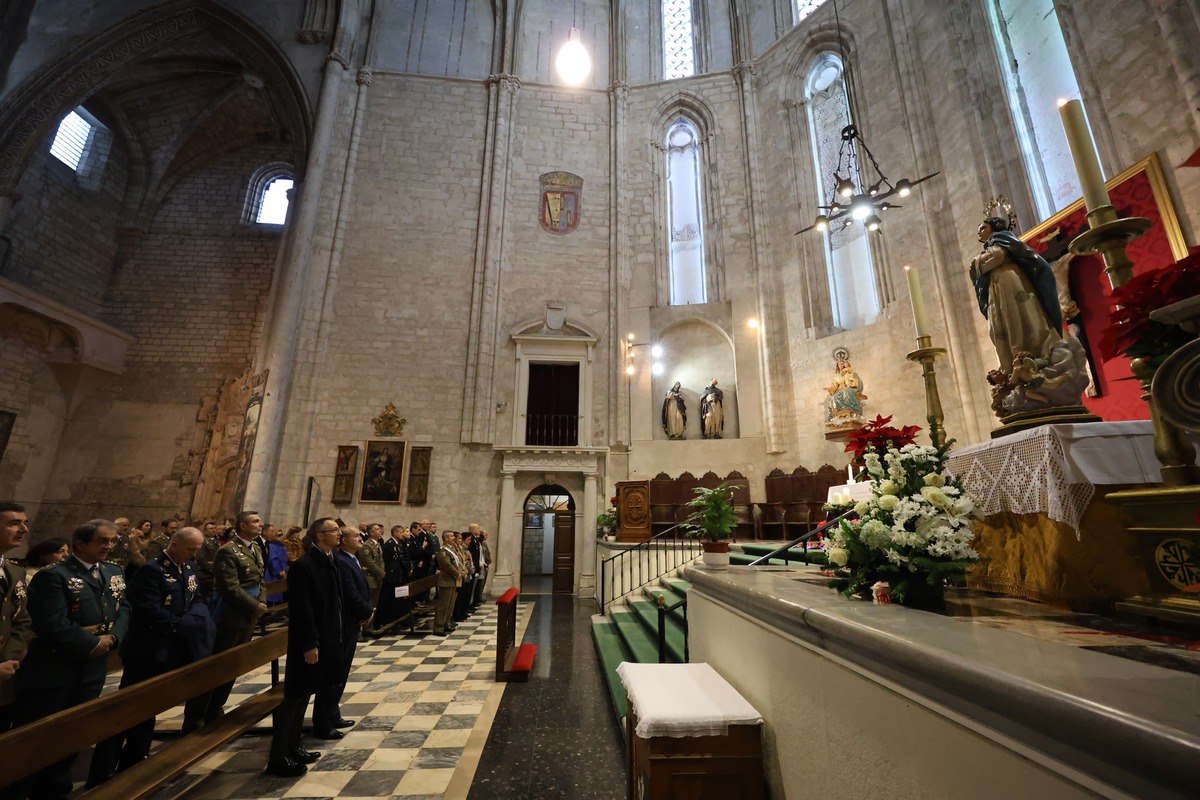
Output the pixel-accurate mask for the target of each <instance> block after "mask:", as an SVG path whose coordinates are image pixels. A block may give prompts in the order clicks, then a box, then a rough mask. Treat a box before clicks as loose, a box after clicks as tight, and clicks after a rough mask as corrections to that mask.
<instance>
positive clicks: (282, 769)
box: [266, 758, 308, 778]
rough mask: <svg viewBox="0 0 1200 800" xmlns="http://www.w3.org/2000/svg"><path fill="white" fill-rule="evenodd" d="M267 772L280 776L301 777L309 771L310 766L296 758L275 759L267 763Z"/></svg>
mask: <svg viewBox="0 0 1200 800" xmlns="http://www.w3.org/2000/svg"><path fill="white" fill-rule="evenodd" d="M266 772H267V774H268V775H275V776H277V777H280V778H299V777H300V776H301V775H303V774H304V773H306V772H308V767H306V766H304V765H303V764H301V763H300V762H299V761H295V760H294V759H291V758H285V759H284V760H283V761H273V762H271V763H269V764H267V770H266Z"/></svg>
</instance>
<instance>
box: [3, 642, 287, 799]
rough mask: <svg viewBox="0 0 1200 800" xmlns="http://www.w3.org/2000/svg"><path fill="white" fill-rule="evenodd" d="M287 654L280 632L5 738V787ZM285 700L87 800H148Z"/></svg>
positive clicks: (154, 759) (182, 744)
mask: <svg viewBox="0 0 1200 800" xmlns="http://www.w3.org/2000/svg"><path fill="white" fill-rule="evenodd" d="M286 652H287V631H286V630H279V631H273V632H271V633H269V634H267V635H266V636H261V637H257V638H255V639H253V640H251V641H249V642H247V643H246V644H243V645H238V646H237V647H234V648H231V649H229V650H226V651H224V652H222V653H218V654H216V655H214V656H210V657H208V658H204V659H201V660H200V661H197V662H195V663H193V664H188V665H187V666H185V667H180V668H179V669H176V670H172V671H171V672H167V673H164V674H162V675H159V676H157V677H155V678H151V679H150V680H148V681H143V682H141V683H138V684H135V685H133V686H128V687H126V688H124V689H121V690H119V691H117V692H113V693H112V694H107V695H102V696H100V697H98V698H96V699H95V700H89V701H88V702H86V703H83V704H81V705H77V706H73V707H71V708H68V709H65V710H63V711H60V712H58V713H57V714H52V715H50V716H49V717H46V718H44V719H40V720H38V721H37V722H33V723H30V724H29V725H24V726H22V727H20V728H16V729H14V730H12V731H9V732H8V733H5V734H0V753H3V754H4V757H3V759H0V786H7V785H8V784H10V783H12V782H14V781H16V780H19V779H21V778H24V777H26V776H28V775H32V774H33V773H35V772H37V771H38V770H40V769H42V768H43V767H47V766H49V765H51V764H53V763H55V762H57V761H59V760H60V759H63V758H66V757H67V756H69V755H71V754H72V753H78V752H81V751H83V750H86V749H87V748H89V747H91V746H92V745H94V744H96V743H97V742H100V741H103V740H105V739H107V738H109V737H110V736H115V735H116V734H118V733H120V732H122V731H124V730H126V729H128V728H129V727H130V726H132V725H135V724H137V723H138V722H141V721H143V720H146V719H149V718H150V717H153V716H157V715H159V714H161V713H163V712H164V711H167V710H168V709H171V708H174V707H175V706H178V705H181V704H182V703H184V702H185V701H187V700H189V699H191V698H192V697H194V696H196V695H198V694H201V693H203V692H207V691H211V690H212V689H214V688H216V687H217V686H220V685H221V684H223V683H227V682H228V681H230V680H236V679H237V678H239V677H241V676H242V675H244V674H246V673H247V672H250V671H251V670H254V669H257V668H258V667H261V666H263V665H264V664H268V663H270V662H273V661H277V660H278V659H279V657H280V656H282V655H284V654H285V653H286ZM282 699H283V691H282V686H280V685H276V686H275V687H273V688H271V689H268V690H267V691H265V692H262V693H260V694H259V695H257V696H256V697H254V698H253V699H252V700H249V701H247V702H245V703H243V704H242V705H240V706H238V707H237V708H235V709H231V710H230V711H229V712H227V713H226V714H225V715H224V716H223V717H221V718H220V719H219V720H218V721H216V722H214V723H210V724H209V725H205V726H204V727H203V728H202V729H201V730H199V731H197V732H196V733H193V734H190V735H188V736H184V737H181V738H180V739H179V740H178V741H176V742H173V743H172V744H170V745H167V746H165V747H163V748H161V749H160V750H158V751H156V752H155V753H153V754H151V756H150V758H148V759H147V760H146V761H144V762H142V763H141V764H139V765H137V766H136V767H133V768H131V769H129V770H126V771H125V772H123V773H121V774H120V775H118V776H116V777H114V778H113V779H112V780H109V781H108V782H106V783H104V784H103V785H101V786H99V787H97V788H95V789H93V790H91V791H90V792H88V793H87V794H86V795H85V797H87V798H89V800H97V799H98V798H103V800H135V799H136V798H141V797H146V796H148V795H150V794H152V793H154V792H155V791H157V789H158V788H159V787H161V786H162V785H163V784H165V783H166V782H167V781H168V780H170V779H171V778H173V777H175V776H176V775H179V774H180V773H182V772H183V771H185V770H186V769H187V768H188V767H189V766H191V765H192V764H194V763H196V762H197V761H200V760H202V759H203V758H205V757H206V756H208V755H209V754H210V753H211V752H212V751H213V750H214V749H216V748H218V747H220V746H221V745H223V744H224V743H225V742H227V741H229V740H231V739H234V738H236V737H237V736H238V735H240V734H241V733H243V732H244V731H246V730H247V729H249V728H250V727H251V726H253V725H254V724H255V723H257V722H258V721H259V720H261V719H262V718H263V717H266V716H267V715H269V714H270V713H271V712H272V711H273V710H274V708H275V706H277V705H278V704H279V701H280V700H282Z"/></svg>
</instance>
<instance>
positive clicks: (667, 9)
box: [662, 0, 696, 80]
mask: <svg viewBox="0 0 1200 800" xmlns="http://www.w3.org/2000/svg"><path fill="white" fill-rule="evenodd" d="M695 30H696V29H695V26H694V24H693V20H692V0H662V31H663V77H664V78H666V79H667V80H670V79H672V78H687V77H689V76H691V75H695V74H696V33H695Z"/></svg>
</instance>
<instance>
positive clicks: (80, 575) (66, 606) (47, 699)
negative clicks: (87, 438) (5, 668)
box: [13, 519, 130, 797]
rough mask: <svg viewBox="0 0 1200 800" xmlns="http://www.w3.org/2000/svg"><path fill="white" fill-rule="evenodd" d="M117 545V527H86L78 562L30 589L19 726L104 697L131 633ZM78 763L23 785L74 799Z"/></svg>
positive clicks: (38, 793) (35, 793)
mask: <svg viewBox="0 0 1200 800" xmlns="http://www.w3.org/2000/svg"><path fill="white" fill-rule="evenodd" d="M116 540H117V528H116V526H115V525H114V524H113V523H112V522H110V521H108V520H105V519H94V520H91V521H90V522H85V523H84V524H82V525H80V526H79V527H78V528H76V529H75V533H74V534H73V535H72V541H71V549H72V554H71V555H70V556H68V557H67V558H65V559H63V560H62V561H60V562H59V563H58V564H55V565H54V566H52V567H46V568H44V569H42V570H40V571H39V572H38V574H37V575H35V576H34V577H33V580H31V581H30V582H29V617H30V620H31V622H32V624H33V632H34V633H35V634H37V637H36V638H35V639H34V640H33V641H32V642H30V644H29V655H28V656H26V658H25V661H24V662H23V663H22V667H24V669H22V670H21V671H20V672H18V673H17V687H16V688H17V709H16V719H15V720H14V723H13V724H14V726H19V725H24V724H26V723H29V722H33V721H34V720H39V719H42V718H43V717H48V716H50V715H51V714H53V713H55V712H58V711H62V710H63V709H65V708H70V707H72V706H76V705H79V704H80V703H84V702H86V701H88V700H92V699H95V698H97V697H99V696H100V691H101V689H103V688H104V676H105V675H106V674H107V673H108V653H109V651H110V650H114V649H115V648H116V647H117V645H118V644H119V643H120V641H121V639H122V638H123V637H124V636H125V632H126V630H127V629H128V628H129V614H130V611H129V601H128V600H127V599H126V597H125V575H124V573H123V572H122V571H121V569H120V568H119V567H117V566H115V565H113V564H109V563H108V562H107V561H105V559H106V558H107V557H108V553H109V551H110V550H111V549H112V546H113V543H114V542H116ZM74 760H75V756H74V755H72V756H70V757H69V758H66V759H63V760H62V761H60V762H58V763H57V764H52V765H51V766H49V767H47V768H45V769H43V770H42V771H40V772H38V773H37V774H35V775H33V776H31V777H30V778H28V779H26V780H25V781H22V784H23V786H22V789H27V790H28V791H29V794H30V796H32V797H59V796H65V795H67V794H68V793H69V792H70V791H71V763H72V762H73V761H74ZM21 795H22V790H20V789H19V790H18V791H17V796H21Z"/></svg>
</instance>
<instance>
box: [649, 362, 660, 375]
mask: <svg viewBox="0 0 1200 800" xmlns="http://www.w3.org/2000/svg"><path fill="white" fill-rule="evenodd" d="M650 371H651V372H652V373H654V374H655V375H662V372H663V365H662V364H660V363H658V362H657V361H655V362H654V365H653V366H652V367H650Z"/></svg>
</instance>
